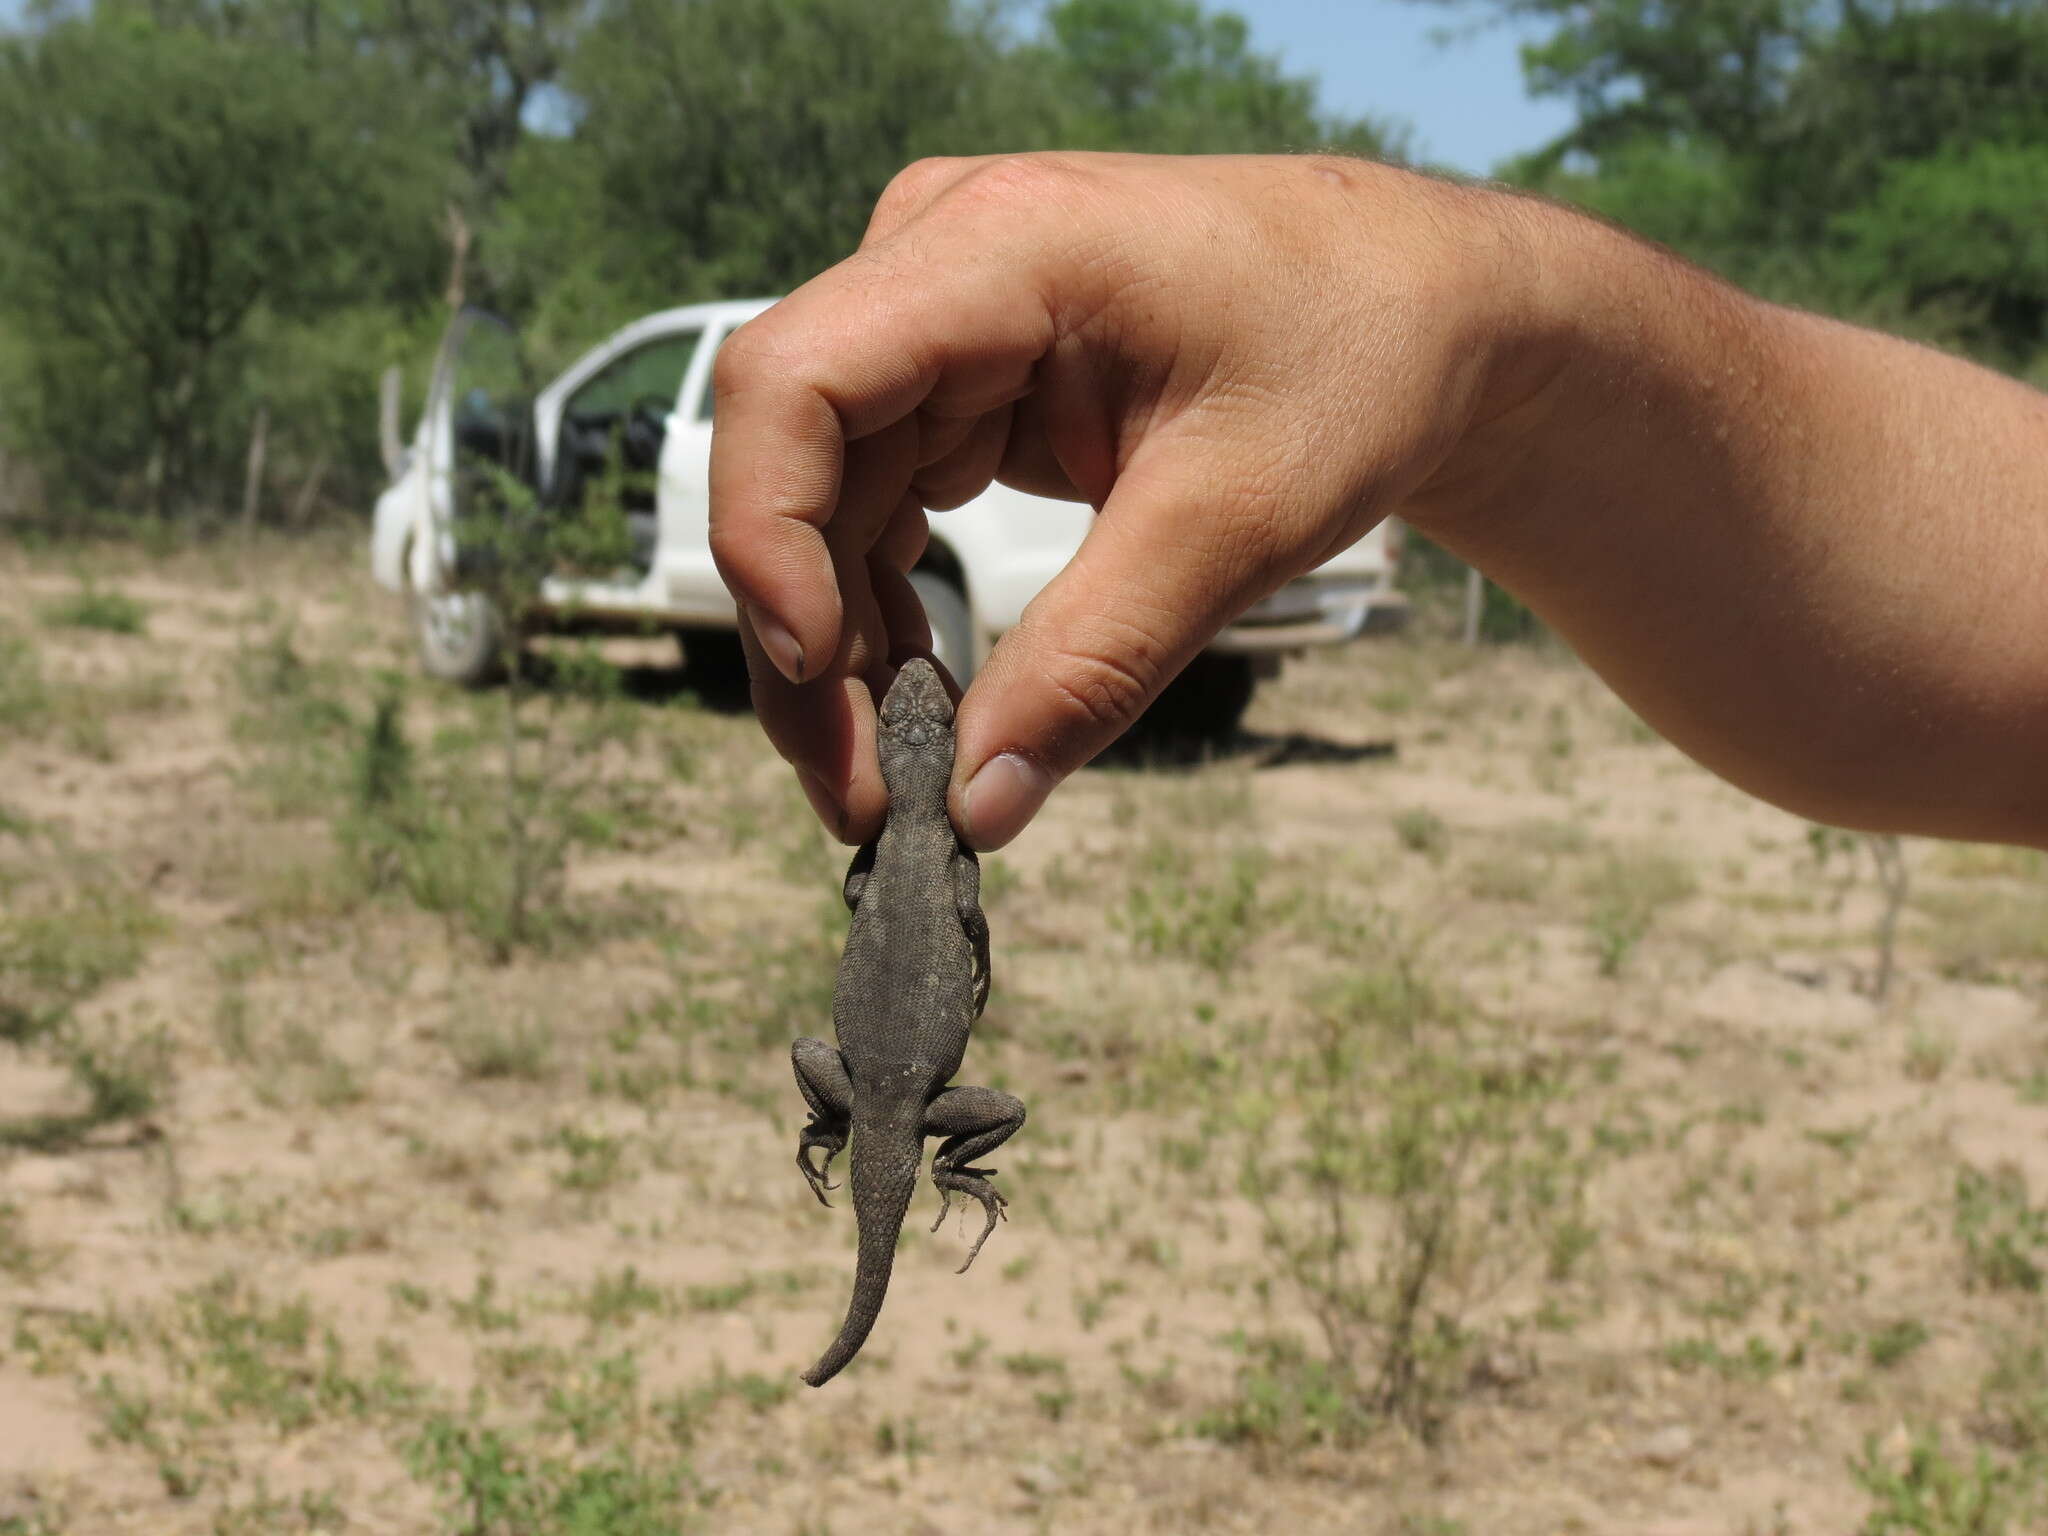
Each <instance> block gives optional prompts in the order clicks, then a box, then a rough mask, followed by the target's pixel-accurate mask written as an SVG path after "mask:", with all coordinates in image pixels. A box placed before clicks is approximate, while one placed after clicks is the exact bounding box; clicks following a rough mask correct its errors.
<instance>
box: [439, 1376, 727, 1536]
mask: <svg viewBox="0 0 2048 1536" xmlns="http://www.w3.org/2000/svg"><path fill="white" fill-rule="evenodd" d="M563 1406H568V1405H567V1404H566V1403H565V1404H563ZM599 1406H600V1407H601V1408H610V1409H613V1410H614V1411H616V1412H619V1413H626V1412H630V1411H632V1406H631V1404H630V1403H628V1402H624V1401H621V1400H620V1399H619V1397H618V1395H617V1393H616V1392H613V1393H611V1394H608V1395H606V1396H605V1397H604V1398H602V1399H601V1400H600V1403H599ZM576 1443H577V1440H576V1439H575V1438H574V1437H573V1436H572V1439H571V1444H572V1445H573V1444H576ZM407 1449H408V1459H409V1462H410V1464H411V1467H412V1471H413V1475H414V1476H415V1477H417V1478H419V1479H420V1480H421V1481H422V1482H425V1483H427V1484H429V1485H431V1486H432V1487H434V1488H435V1489H436V1490H437V1491H438V1492H439V1493H440V1494H441V1496H442V1498H443V1500H444V1501H445V1506H446V1509H447V1513H448V1518H449V1520H450V1522H451V1523H450V1524H449V1526H448V1527H447V1529H448V1530H450V1531H451V1532H456V1533H460V1536H497V1533H499V1532H512V1531H516V1532H518V1533H519V1536H597V1533H599V1532H602V1533H603V1536H683V1532H684V1531H685V1529H686V1526H685V1523H684V1519H685V1517H684V1510H685V1508H686V1507H687V1503H688V1493H689V1487H690V1481H691V1478H690V1470H689V1467H688V1465H687V1464H686V1463H682V1462H672V1463H670V1464H668V1465H661V1464H659V1463H654V1462H648V1461H643V1460H642V1458H641V1457H640V1456H639V1455H637V1454H635V1452H634V1451H632V1450H631V1449H629V1448H627V1447H624V1446H609V1447H607V1448H606V1449H605V1450H603V1451H601V1452H598V1453H597V1454H594V1455H593V1454H589V1453H584V1454H577V1453H576V1452H574V1451H573V1450H567V1449H564V1448H561V1447H560V1443H559V1442H558V1441H556V1440H554V1439H553V1438H552V1437H550V1436H548V1435H547V1434H545V1433H544V1432H543V1431H542V1429H541V1427H540V1426H536V1427H535V1428H534V1429H532V1430H527V1431H523V1432H522V1430H520V1429H518V1428H510V1427H505V1428H501V1427H498V1426H494V1425H489V1424H485V1423H481V1422H479V1421H478V1419H477V1418H475V1417H470V1416H460V1417H458V1416H457V1415H455V1414H452V1413H436V1414H432V1415H430V1416H429V1417H428V1418H427V1420H426V1421H425V1423H424V1424H422V1425H421V1427H420V1429H419V1432H418V1433H417V1435H415V1436H414V1437H413V1439H412V1441H411V1443H410V1445H409V1446H408V1448H407Z"/></svg>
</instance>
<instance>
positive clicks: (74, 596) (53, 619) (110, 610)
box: [41, 581, 149, 635]
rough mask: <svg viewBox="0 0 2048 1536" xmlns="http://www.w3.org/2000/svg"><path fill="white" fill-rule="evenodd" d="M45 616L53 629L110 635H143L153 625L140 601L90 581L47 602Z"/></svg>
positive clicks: (43, 615)
mask: <svg viewBox="0 0 2048 1536" xmlns="http://www.w3.org/2000/svg"><path fill="white" fill-rule="evenodd" d="M41 617H42V621H43V622H44V623H45V624H47V625H49V626H51V627H52V628H53V629H97V630H101V631H103V632H105V633H107V634H110V635H139V634H142V633H143V632H144V631H145V630H147V629H148V628H149V610H148V609H147V608H146V607H144V606H143V605H142V604H141V603H140V602H139V601H137V600H136V599H135V598H132V597H130V596H129V595H128V594H127V593H125V592H120V591H116V590H114V589H112V588H109V587H102V586H98V585H96V584H94V583H93V582H90V581H87V582H83V583H81V584H80V586H79V588H78V590H77V591H76V592H73V593H71V594H70V595H69V596H67V597H61V598H59V599H58V600H57V601H55V602H53V603H45V604H44V605H43V607H42V610H41Z"/></svg>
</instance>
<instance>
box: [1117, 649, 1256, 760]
mask: <svg viewBox="0 0 2048 1536" xmlns="http://www.w3.org/2000/svg"><path fill="white" fill-rule="evenodd" d="M1257 687H1258V678H1257V676H1256V675H1255V674H1254V672H1253V670H1252V659H1251V657H1249V656H1218V655H1216V654H1215V653H1214V652H1207V651H1205V652H1204V653H1203V654H1201V655H1200V656H1197V657H1196V658H1195V659H1194V660H1193V661H1191V662H1189V663H1188V664H1187V667H1186V668H1185V669H1184V670H1183V671H1182V672H1181V674H1180V676H1178V677H1176V678H1175V679H1174V680H1173V681H1172V682H1170V683H1168V684H1167V685H1166V688H1165V690H1164V691H1163V692H1162V693H1161V694H1160V695H1159V697H1158V698H1156V699H1154V700H1153V701H1152V706H1151V708H1149V709H1147V710H1146V711H1145V713H1144V714H1142V715H1140V716H1139V717H1138V723H1137V724H1136V725H1134V726H1132V727H1131V729H1130V731H1129V733H1128V734H1129V736H1130V737H1131V738H1133V739H1135V740H1136V741H1138V742H1141V743H1144V744H1146V745H1160V746H1172V747H1188V746H1221V745H1223V744H1224V743H1226V742H1228V741H1229V740H1230V739H1231V738H1232V737H1234V736H1235V735H1236V734H1237V729H1238V726H1239V725H1240V724H1241V723H1242V722H1243V720H1244V712H1245V709H1246V708H1247V707H1248V706H1249V705H1250V704H1251V701H1252V693H1253V692H1254V690H1255V689H1256V688H1257Z"/></svg>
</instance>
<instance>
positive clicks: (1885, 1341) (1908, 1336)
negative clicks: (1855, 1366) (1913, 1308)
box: [1870, 1317, 1934, 1371]
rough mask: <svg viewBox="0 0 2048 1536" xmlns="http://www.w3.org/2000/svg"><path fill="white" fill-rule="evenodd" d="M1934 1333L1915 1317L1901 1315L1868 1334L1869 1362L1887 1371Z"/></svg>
mask: <svg viewBox="0 0 2048 1536" xmlns="http://www.w3.org/2000/svg"><path fill="white" fill-rule="evenodd" d="M1933 1337H1934V1335H1933V1334H1931V1333H1929V1332H1928V1331H1927V1325H1926V1324H1925V1323H1923V1322H1921V1321H1920V1319H1918V1318H1917V1317H1902V1318H1900V1319H1899V1320H1898V1321H1897V1322H1895V1323H1887V1324H1886V1325H1885V1326H1884V1327H1882V1328H1880V1329H1878V1330H1877V1332H1875V1333H1873V1334H1872V1335H1871V1336H1870V1363H1871V1364H1872V1365H1874V1366H1876V1367H1877V1368H1878V1369H1879V1370H1881V1371H1888V1370H1890V1369H1891V1368H1892V1367H1893V1366H1895V1365H1897V1364H1899V1363H1900V1362H1901V1361H1902V1360H1904V1359H1906V1358H1907V1357H1908V1356H1909V1355H1911V1354H1912V1353H1913V1352H1914V1351H1915V1350H1917V1349H1919V1348H1920V1346H1921V1345H1923V1344H1925V1343H1926V1342H1927V1341H1928V1340H1929V1339H1931V1338H1933Z"/></svg>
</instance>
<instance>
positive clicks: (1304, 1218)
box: [1194, 928, 1587, 1436]
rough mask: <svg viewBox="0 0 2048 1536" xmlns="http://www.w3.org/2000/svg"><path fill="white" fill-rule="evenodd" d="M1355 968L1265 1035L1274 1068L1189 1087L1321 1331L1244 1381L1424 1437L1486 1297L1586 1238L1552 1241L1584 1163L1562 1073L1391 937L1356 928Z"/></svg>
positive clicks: (1575, 1201)
mask: <svg viewBox="0 0 2048 1536" xmlns="http://www.w3.org/2000/svg"><path fill="white" fill-rule="evenodd" d="M1350 964H1351V966H1352V967H1353V968H1354V969H1353V970H1352V972H1351V973H1350V974H1348V975H1345V976H1343V977H1342V979H1341V980H1337V981H1335V982H1333V983H1332V984H1330V985H1329V986H1328V987H1327V988H1326V989H1325V990H1324V991H1322V992H1321V993H1320V994H1319V995H1318V996H1317V997H1316V998H1315V1000H1314V1005H1313V1006H1314V1014H1313V1019H1312V1022H1311V1023H1310V1025H1309V1027H1308V1029H1307V1031H1306V1034H1305V1035H1304V1036H1296V1037H1294V1038H1286V1039H1280V1038H1273V1037H1271V1036H1269V1037H1268V1041H1267V1045H1266V1054H1265V1057H1264V1059H1262V1060H1257V1061H1254V1062H1249V1063H1247V1064H1246V1065H1245V1066H1244V1067H1242V1068H1241V1069H1239V1070H1234V1071H1229V1072H1226V1073H1224V1074H1221V1075H1220V1076H1219V1077H1218V1078H1216V1079H1215V1080H1214V1081H1213V1082H1212V1083H1211V1084H1210V1085H1209V1087H1208V1088H1207V1090H1206V1091H1204V1092H1200V1093H1198V1094H1196V1095H1195V1096H1194V1097H1195V1102H1197V1103H1198V1104H1200V1105H1201V1106H1202V1108H1203V1111H1204V1121H1205V1124H1206V1125H1207V1126H1208V1127H1209V1128H1210V1131H1211V1134H1212V1135H1215V1136H1217V1137H1219V1138H1221V1139H1223V1140H1224V1141H1225V1142H1226V1145H1228V1146H1230V1147H1232V1148H1234V1150H1235V1151H1236V1153H1237V1161H1238V1164H1239V1188H1240V1189H1241V1191H1242V1192H1243V1193H1244V1194H1245V1195H1246V1196H1247V1197H1248V1198H1249V1199H1250V1200H1251V1201H1252V1203H1253V1205H1254V1206H1255V1208H1256V1209H1257V1211H1258V1213H1259V1220H1260V1227H1261V1235H1262V1237H1263V1239H1264V1242H1265V1245H1266V1249H1267V1251H1268V1252H1269V1253H1270V1254H1271V1255H1272V1256H1273V1257H1274V1259H1275V1260H1276V1262H1277V1263H1278V1266H1279V1269H1280V1272H1281V1274H1282V1275H1283V1276H1284V1277H1285V1279H1286V1281H1287V1282H1288V1283H1289V1284H1290V1285H1291V1286H1292V1287H1293V1289H1294V1290H1295V1291H1296V1292H1297V1293H1298V1294H1299V1295H1300V1297H1301V1299H1302V1301H1303V1302H1304V1303H1305V1305H1306V1306H1307V1308H1308V1310H1309V1312H1310V1314H1311V1315H1312V1316H1314V1317H1315V1318H1316V1320H1317V1322H1318V1323H1319V1324H1320V1326H1321V1330H1322V1339H1323V1344H1324V1353H1323V1356H1322V1358H1321V1359H1320V1360H1319V1361H1317V1362H1315V1368H1314V1369H1313V1370H1309V1369H1306V1368H1294V1367H1292V1366H1290V1367H1289V1369H1288V1370H1287V1371H1285V1372H1281V1371H1279V1369H1278V1366H1277V1365H1276V1364H1275V1361H1276V1360H1277V1359H1278V1357H1273V1358H1268V1359H1267V1360H1266V1361H1265V1363H1264V1365H1263V1366H1261V1367H1260V1370H1262V1371H1263V1373H1264V1374H1263V1376H1261V1375H1260V1374H1259V1372H1258V1371H1249V1372H1248V1373H1247V1374H1246V1375H1245V1377H1244V1380H1243V1381H1242V1382H1241V1384H1240V1385H1241V1389H1242V1390H1244V1391H1246V1392H1269V1391H1270V1392H1271V1393H1275V1394H1277V1396H1271V1397H1270V1398H1269V1400H1268V1401H1267V1403H1266V1406H1265V1407H1263V1408H1260V1409H1259V1410H1258V1411H1259V1412H1261V1413H1264V1412H1266V1411H1268V1410H1269V1409H1270V1408H1271V1407H1272V1406H1273V1404H1275V1403H1292V1404H1294V1405H1295V1406H1296V1407H1297V1408H1298V1409H1299V1411H1301V1412H1303V1413H1309V1412H1311V1409H1312V1406H1313V1405H1314V1404H1315V1403H1317V1402H1319V1401H1320V1400H1321V1397H1322V1395H1323V1394H1325V1393H1327V1392H1330V1391H1339V1392H1341V1393H1343V1394H1344V1395H1345V1396H1346V1398H1347V1400H1348V1402H1349V1405H1350V1406H1349V1408H1348V1409H1347V1410H1346V1415H1347V1416H1345V1417H1344V1418H1343V1419H1342V1422H1345V1423H1355V1422H1365V1421H1369V1420H1374V1419H1380V1420H1385V1419H1394V1420H1398V1421H1400V1422H1402V1423H1404V1424H1406V1425H1407V1426H1408V1427H1409V1428H1411V1429H1412V1430H1414V1431H1415V1432H1417V1433H1419V1434H1422V1435H1424V1436H1429V1435H1432V1434H1434V1433H1435V1431H1436V1430H1437V1428H1438V1427H1439V1426H1440V1425H1441V1423H1442V1422H1443V1420H1444V1418H1445V1416H1446V1415H1447V1414H1448V1412H1449V1410H1450V1407H1451V1404H1452V1402H1453V1401H1454V1399H1455V1397H1456V1395H1457V1394H1458V1392H1459V1390H1460V1389H1461V1387H1462V1385H1463V1383H1464V1382H1465V1380H1466V1370H1465V1367H1466V1364H1467V1361H1468V1359H1469V1358H1470V1355H1471V1352H1472V1350H1473V1348H1474V1346H1475V1345H1477V1344H1478V1343H1480V1342H1482V1339H1481V1336H1480V1334H1479V1333H1478V1330H1477V1329H1476V1327H1475V1326H1474V1324H1473V1322H1472V1320H1471V1318H1472V1308H1473V1305H1474V1303H1475V1302H1476V1300H1477V1299H1478V1298H1479V1297H1481V1296H1486V1295H1491V1294H1495V1293H1496V1292H1497V1291H1498V1290H1499V1288H1500V1287H1501V1286H1503V1285H1505V1284H1506V1283H1507V1282H1508V1280H1509V1279H1511V1278H1512V1277H1513V1276H1515V1275H1518V1274H1523V1273H1529V1272H1534V1271H1537V1270H1539V1269H1540V1268H1541V1267H1542V1266H1543V1265H1544V1264H1545V1263H1546V1262H1547V1261H1549V1260H1550V1259H1552V1258H1554V1257H1555V1256H1556V1255H1557V1253H1558V1252H1559V1251H1560V1250H1559V1247H1558V1245H1559V1244H1560V1243H1563V1244H1564V1246H1565V1248H1566V1249H1570V1248H1571V1247H1573V1246H1574V1245H1575V1242H1576V1237H1574V1238H1572V1239H1566V1238H1561V1237H1560V1236H1559V1233H1560V1230H1561V1229H1562V1228H1564V1227H1566V1226H1567V1225H1577V1224H1581V1223H1582V1216H1581V1212H1582V1209H1583V1191H1584V1183H1585V1177H1586V1170H1587V1161H1586V1158H1587V1154H1586V1152H1585V1151H1584V1150H1583V1149H1581V1148H1580V1147H1578V1146H1577V1145H1576V1144H1575V1143H1574V1141H1573V1139H1572V1138H1571V1137H1570V1136H1569V1135H1568V1134H1567V1133H1566V1132H1565V1131H1564V1130H1563V1128H1562V1127H1561V1125H1560V1123H1559V1121H1558V1118H1557V1114H1556V1106H1557V1104H1558V1101H1559V1098H1560V1095H1561V1093H1562V1090H1563V1086H1564V1078H1563V1074H1562V1073H1561V1072H1560V1071H1559V1069H1558V1067H1557V1066H1556V1064H1555V1063H1552V1062H1544V1061H1540V1060H1538V1059H1536V1058H1534V1057H1532V1056H1531V1055H1529V1054H1528V1052H1527V1051H1526V1050H1525V1049H1524V1048H1522V1047H1521V1046H1520V1044H1519V1042H1518V1041H1517V1039H1516V1037H1515V1036H1514V1035H1513V1034H1512V1033H1511V1032H1509V1031H1508V1030H1506V1029H1504V1028H1503V1027H1502V1026H1500V1025H1498V1024H1496V1023H1494V1022H1493V1021H1491V1020H1488V1019H1485V1018H1483V1017H1481V1016H1479V1015H1477V1014H1476V1013H1475V1012H1474V1011H1473V1010H1472V1009H1471V1008H1470V1007H1469V1006H1467V1005H1466V1004H1464V1003H1463V1002H1462V1001H1461V1000H1459V999H1458V998H1456V997H1455V996H1453V995H1452V994H1451V993H1450V992H1448V991H1447V990H1446V989H1445V988H1443V987H1442V986H1441V985H1440V984H1438V983H1437V982H1436V981H1434V980H1433V979H1432V978H1430V977H1429V976H1428V975H1426V974H1425V973H1424V971H1423V970H1422V969H1421V966H1420V961H1419V959H1418V957H1417V955H1416V954H1415V952H1414V950H1413V949H1412V948H1410V947H1408V946H1407V945H1405V944H1403V943H1402V942H1401V941H1399V939H1398V937H1397V936H1396V935H1395V934H1394V933H1393V932H1392V930H1391V929H1390V928H1382V929H1380V930H1377V931H1371V930H1369V931H1367V932H1365V933H1362V934H1361V935H1360V936H1359V939H1358V942H1357V943H1356V944H1355V945H1353V946H1351V955H1350ZM1581 1251H1583V1249H1581ZM1577 1257H1578V1255H1577V1254H1573V1255H1572V1259H1573V1261H1574V1262H1576V1259H1577ZM1553 1283H1555V1282H1553ZM1261 1383H1264V1384H1263V1385H1262V1384H1261ZM1276 1383H1277V1384H1276ZM1313 1412H1314V1413H1315V1414H1322V1413H1323V1410H1322V1409H1320V1408H1315V1409H1313ZM1318 1433H1320V1431H1318Z"/></svg>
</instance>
